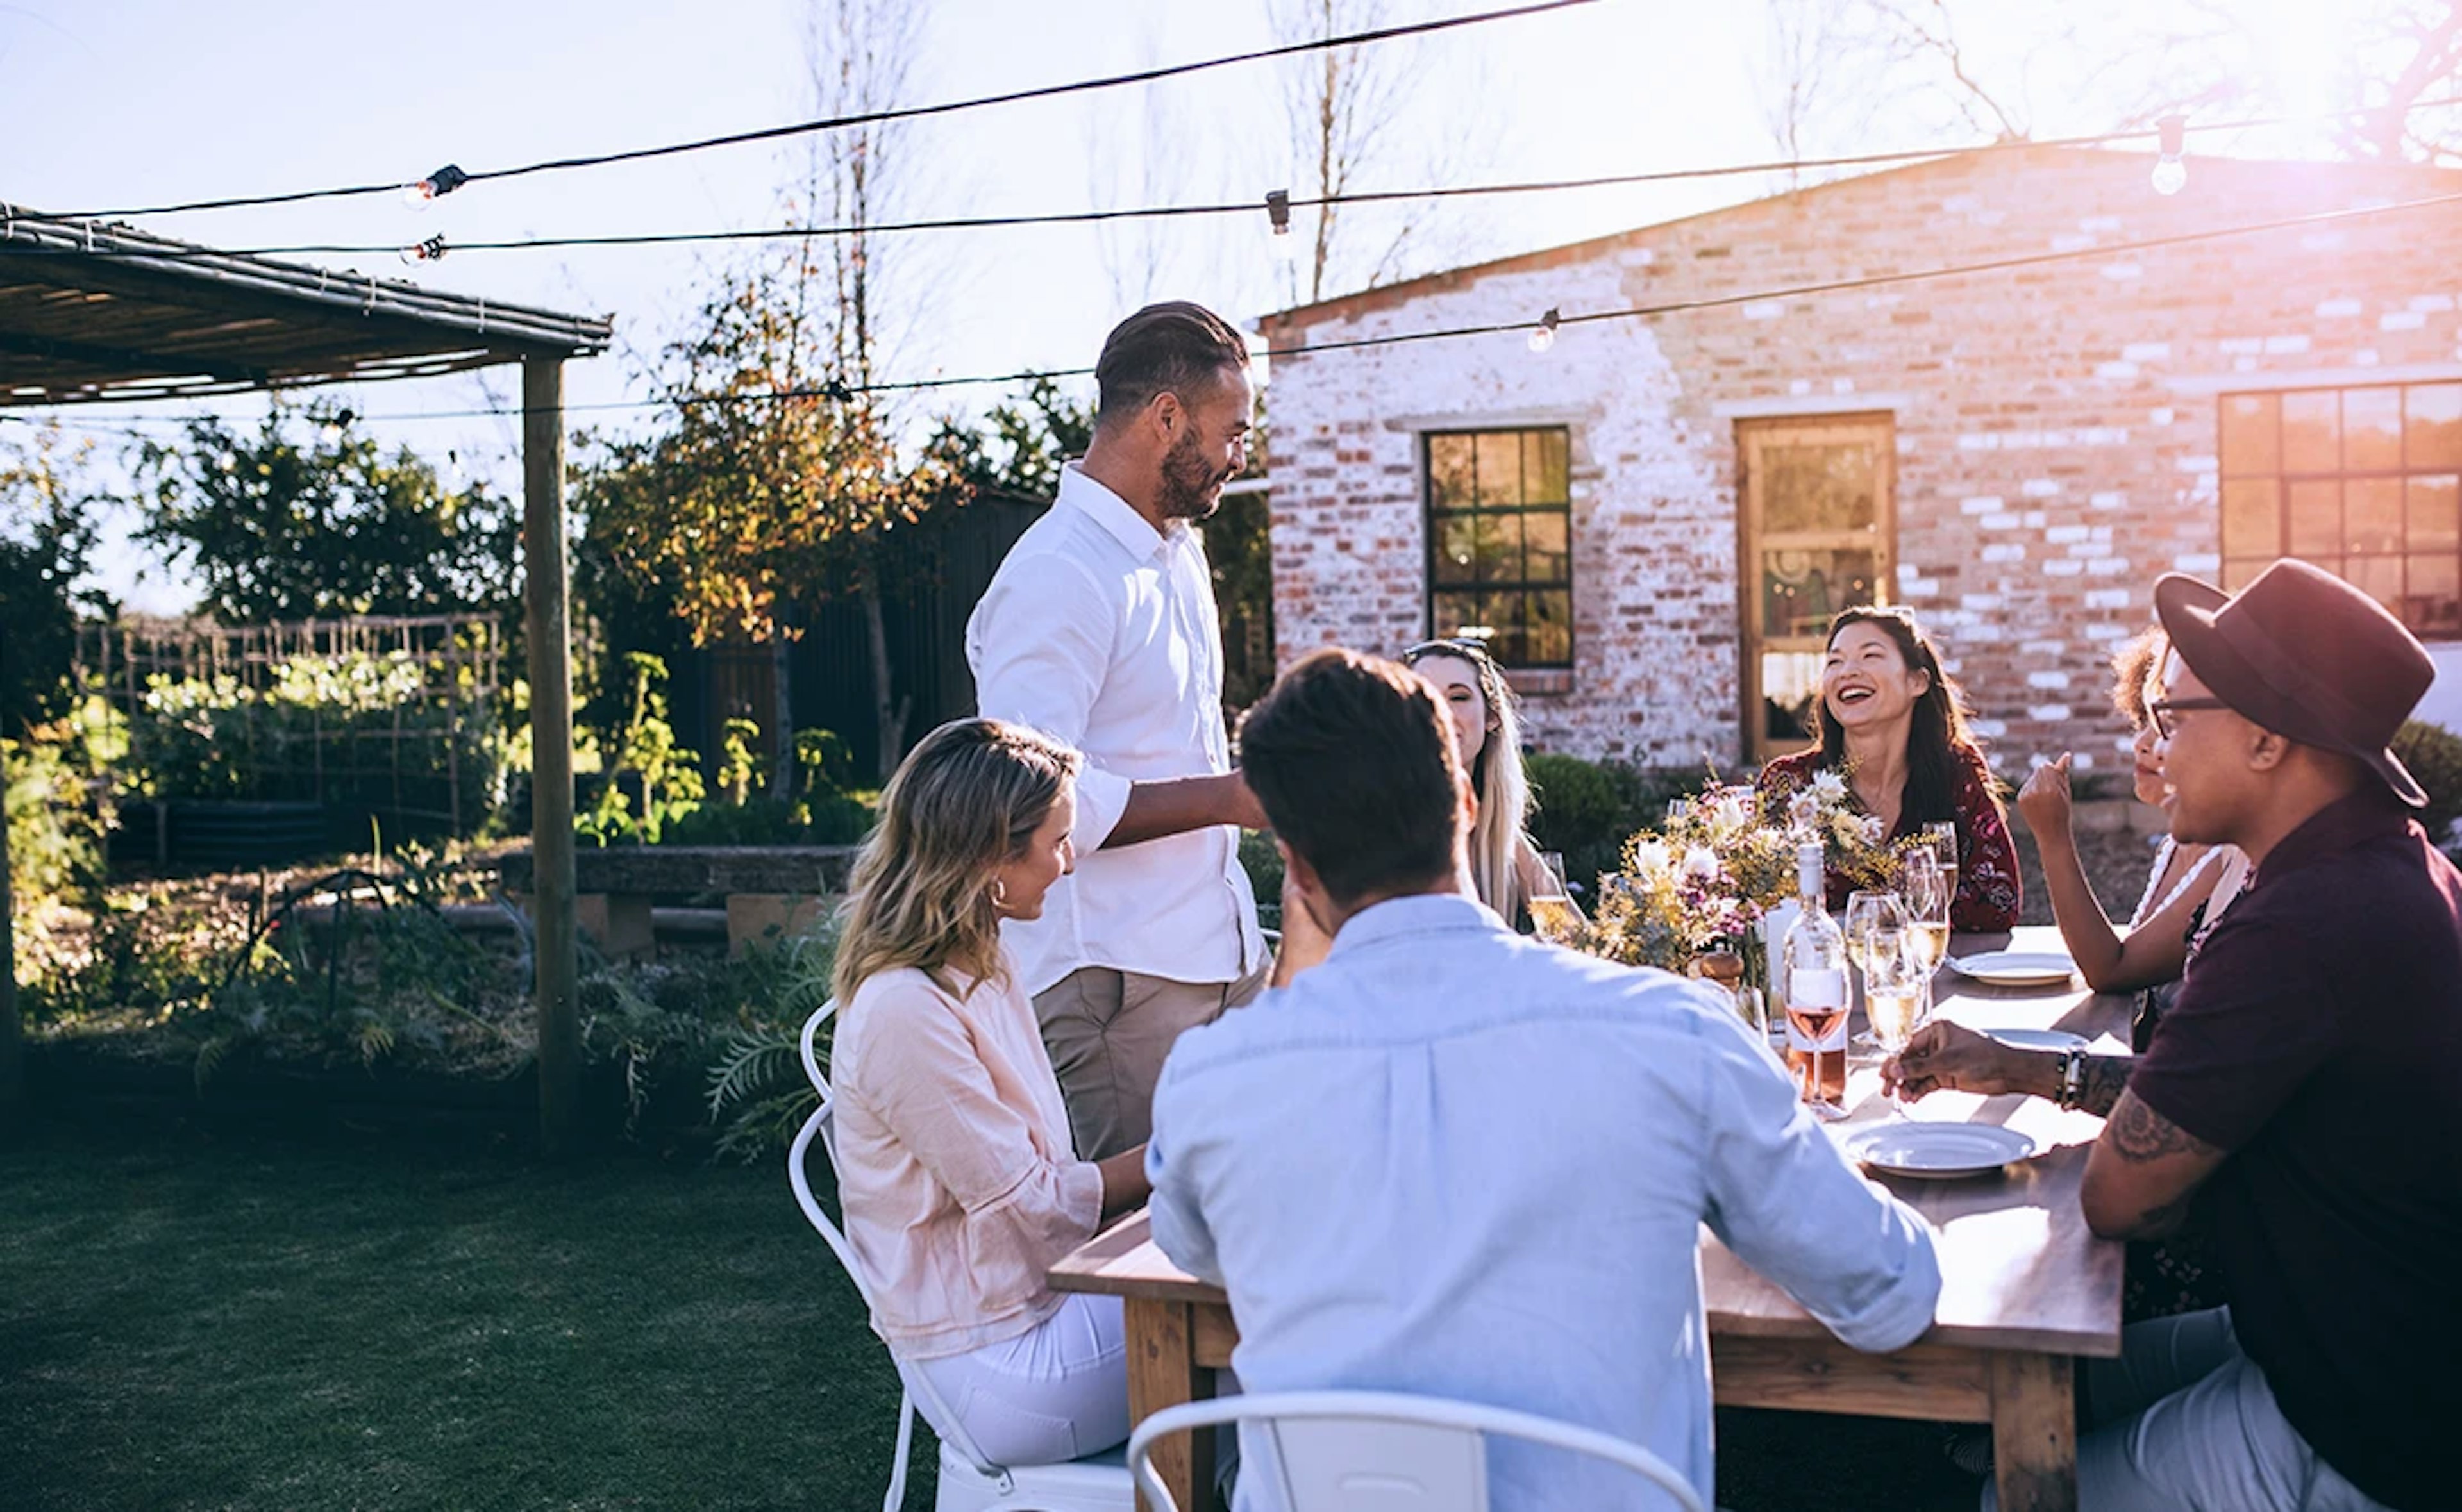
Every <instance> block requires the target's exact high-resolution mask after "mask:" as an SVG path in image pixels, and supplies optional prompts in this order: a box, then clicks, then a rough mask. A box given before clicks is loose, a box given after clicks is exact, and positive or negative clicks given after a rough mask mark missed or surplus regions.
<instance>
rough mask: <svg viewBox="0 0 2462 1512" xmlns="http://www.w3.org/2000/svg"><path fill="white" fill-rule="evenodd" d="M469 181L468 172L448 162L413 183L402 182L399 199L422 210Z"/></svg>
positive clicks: (415, 208)
mask: <svg viewBox="0 0 2462 1512" xmlns="http://www.w3.org/2000/svg"><path fill="white" fill-rule="evenodd" d="M469 182H470V176H469V175H468V174H466V173H464V172H463V171H462V170H461V169H460V168H458V167H456V166H454V165H453V164H452V163H449V162H448V163H446V164H445V165H444V166H443V167H441V168H439V169H437V170H436V171H435V172H434V173H431V174H429V175H428V176H427V177H426V178H424V179H421V180H419V181H418V182H417V183H415V184H403V185H402V186H401V201H402V203H403V204H404V205H409V206H410V207H411V208H412V209H414V210H423V209H426V208H427V206H428V205H430V204H431V203H432V202H434V201H437V200H441V199H443V197H444V196H446V195H448V194H450V193H452V192H453V191H454V190H456V189H458V188H460V187H462V185H464V184H467V183H469Z"/></svg>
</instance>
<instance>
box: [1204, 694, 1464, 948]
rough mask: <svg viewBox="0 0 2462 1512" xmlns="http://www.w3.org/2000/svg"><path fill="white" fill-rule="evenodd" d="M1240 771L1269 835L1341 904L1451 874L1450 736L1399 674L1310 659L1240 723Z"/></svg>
mask: <svg viewBox="0 0 2462 1512" xmlns="http://www.w3.org/2000/svg"><path fill="white" fill-rule="evenodd" d="M1240 767H1241V770H1242V772H1243V773H1244V774H1245V775H1246V777H1247V780H1248V787H1249V788H1250V789H1251V790H1252V791H1254V792H1255V793H1256V795H1257V801H1258V803H1260V804H1262V805H1263V807H1264V810H1265V817H1266V819H1267V820H1268V821H1270V822H1271V823H1272V825H1273V827H1274V832H1275V833H1276V834H1278V835H1280V836H1282V838H1283V841H1284V843H1285V844H1286V845H1288V846H1289V847H1290V848H1291V849H1292V850H1293V851H1295V852H1297V853H1299V854H1300V855H1301V856H1303V857H1305V858H1306V859H1307V863H1308V865H1310V866H1311V867H1314V868H1315V869H1316V874H1317V875H1318V876H1319V877H1320V878H1322V879H1323V880H1324V882H1325V889H1326V891H1327V892H1328V893H1330V894H1331V895H1333V900H1334V901H1335V902H1337V903H1341V904H1344V905H1345V906H1348V905H1349V904H1350V903H1351V902H1353V901H1355V900H1357V899H1358V898H1361V897H1364V896H1368V895H1369V894H1371V893H1398V892H1404V891H1408V890H1413V889H1416V888H1419V887H1423V886H1424V885H1426V884H1427V883H1430V882H1433V881H1436V879H1438V878H1439V877H1442V876H1445V875H1448V874H1450V873H1451V872H1452V871H1453V867H1454V834H1455V830H1456V828H1457V825H1458V815H1459V811H1460V800H1459V797H1458V782H1459V780H1460V779H1459V773H1460V770H1461V767H1460V765H1459V763H1458V761H1457V759H1456V757H1455V755H1454V738H1453V729H1452V726H1451V724H1450V723H1449V722H1448V721H1447V719H1446V717H1445V709H1444V704H1443V703H1442V702H1439V701H1438V699H1437V697H1436V690H1435V689H1434V688H1432V687H1430V686H1429V685H1428V682H1427V680H1425V679H1423V678H1421V677H1419V676H1418V675H1417V674H1416V673H1414V672H1412V671H1410V670H1409V669H1408V668H1406V667H1403V666H1401V665H1399V664H1397V663H1395V662H1392V661H1387V660H1385V659H1382V658H1378V657H1365V656H1361V655H1360V654H1359V653H1358V652H1356V651H1345V650H1342V649H1341V648H1339V647H1335V646H1328V647H1326V648H1325V649H1323V650H1321V651H1312V652H1310V653H1308V655H1307V656H1306V657H1303V658H1301V659H1300V661H1299V664H1298V665H1296V666H1294V667H1292V668H1291V669H1290V670H1289V671H1288V672H1285V673H1284V674H1283V676H1282V678H1281V680H1278V681H1277V682H1275V684H1274V686H1273V688H1272V690H1271V691H1270V692H1268V693H1267V694H1266V695H1265V696H1264V698H1263V700H1261V701H1259V702H1258V703H1257V705H1256V706H1255V707H1253V708H1251V709H1250V710H1249V711H1248V713H1247V715H1246V717H1245V718H1243V719H1242V720H1241V722H1240Z"/></svg>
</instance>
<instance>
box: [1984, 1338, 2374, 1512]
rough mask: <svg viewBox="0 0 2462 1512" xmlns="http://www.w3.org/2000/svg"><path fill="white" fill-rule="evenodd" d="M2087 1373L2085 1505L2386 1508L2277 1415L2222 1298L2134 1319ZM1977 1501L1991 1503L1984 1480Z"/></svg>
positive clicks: (2081, 1466)
mask: <svg viewBox="0 0 2462 1512" xmlns="http://www.w3.org/2000/svg"><path fill="white" fill-rule="evenodd" d="M2085 1372H2086V1393H2087V1395H2088V1397H2089V1398H2090V1399H2091V1401H2092V1404H2093V1410H2094V1415H2095V1418H2096V1423H2095V1426H2094V1428H2093V1431H2092V1432H2090V1433H2084V1434H2081V1435H2080V1436H2078V1507H2079V1509H2080V1512H2141V1509H2143V1512H2154V1509H2156V1508H2166V1509H2169V1508H2188V1509H2192V1512H2382V1503H2380V1502H2377V1501H2370V1500H2369V1499H2368V1497H2367V1496H2366V1495H2365V1493H2363V1492H2362V1491H2361V1490H2360V1489H2359V1488H2358V1487H2357V1486H2354V1485H2353V1484H2351V1483H2350V1482H2349V1481H2348V1480H2343V1477H2342V1474H2341V1473H2340V1472H2339V1471H2337V1470H2336V1469H2335V1468H2334V1467H2333V1466H2332V1465H2329V1464H2327V1463H2326V1462H2325V1461H2324V1460H2323V1459H2322V1458H2319V1456H2318V1454H2317V1451H2315V1450H2314V1449H2311V1448H2309V1447H2308V1441H2307V1440H2306V1439H2305V1438H2302V1437H2301V1436H2300V1430H2298V1429H2297V1428H2294V1427H2292V1426H2291V1423H2290V1421H2289V1420H2288V1419H2286V1418H2285V1417H2284V1416H2283V1415H2282V1409H2281V1408H2279V1407H2278V1406H2276V1405H2275V1401H2274V1389H2273V1388H2272V1387H2270V1386H2268V1385H2266V1384H2265V1372H2263V1371H2261V1370H2259V1369H2257V1362H2256V1361H2254V1360H2252V1359H2250V1358H2249V1357H2248V1356H2247V1355H2246V1354H2243V1353H2242V1352H2240V1347H2239V1338H2238V1336H2237V1335H2236V1334H2235V1333H2234V1332H2233V1331H2232V1325H2231V1309H2230V1308H2229V1307H2214V1308H2212V1309H2209V1310H2208V1311H2205V1312H2190V1313H2183V1314H2182V1315H2180V1316H2179V1317H2176V1318H2156V1319H2153V1320H2152V1321H2150V1322H2147V1323H2138V1324H2132V1325H2130V1326H2129V1328H2128V1329H2127V1331H2126V1332H2125V1333H2123V1334H2122V1336H2121V1344H2120V1358H2118V1359H2116V1360H2088V1361H2086V1362H2085ZM1983 1505H1984V1508H1985V1512H1992V1509H1994V1508H1996V1507H1997V1506H1998V1501H1997V1500H1996V1499H1995V1497H1994V1495H1993V1487H1992V1483H1991V1482H1990V1481H1988V1480H1987V1481H1985V1482H1984V1485H1983Z"/></svg>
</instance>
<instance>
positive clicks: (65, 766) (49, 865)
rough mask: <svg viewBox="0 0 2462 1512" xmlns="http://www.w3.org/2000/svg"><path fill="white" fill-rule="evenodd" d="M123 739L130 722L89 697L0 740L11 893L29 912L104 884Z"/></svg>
mask: <svg viewBox="0 0 2462 1512" xmlns="http://www.w3.org/2000/svg"><path fill="white" fill-rule="evenodd" d="M127 745H128V734H127V722H126V721H125V720H122V719H121V718H120V717H119V714H118V713H117V712H116V711H115V710H113V708H112V707H111V705H110V704H109V703H107V702H104V701H103V700H101V699H99V698H95V697H91V696H89V697H86V698H84V699H81V700H79V701H78V702H76V705H75V706H74V707H72V708H71V709H70V710H69V712H68V713H67V715H65V716H64V717H62V718H60V719H56V720H52V721H49V722H47V723H45V724H38V725H35V726H33V727H32V729H30V730H29V731H28V732H27V735H26V738H25V739H23V740H12V741H0V759H5V767H4V768H0V769H4V770H5V773H6V775H5V790H6V794H7V797H6V808H7V814H8V825H9V865H10V880H11V884H12V892H11V899H12V901H13V902H14V904H15V907H16V911H17V912H18V913H19V914H29V913H32V912H33V911H34V910H36V909H39V908H40V907H42V906H43V905H44V904H46V903H48V902H51V901H53V900H54V899H58V898H63V897H71V896H75V897H80V898H91V897H95V896H99V892H100V889H101V885H102V860H103V840H104V835H105V832H106V831H107V830H108V829H109V828H110V823H111V815H112V810H113V805H112V801H111V800H112V798H113V796H114V795H115V793H116V791H117V788H118V786H119V781H120V778H119V768H120V765H121V762H122V760H123V758H124V757H125V755H126V751H127Z"/></svg>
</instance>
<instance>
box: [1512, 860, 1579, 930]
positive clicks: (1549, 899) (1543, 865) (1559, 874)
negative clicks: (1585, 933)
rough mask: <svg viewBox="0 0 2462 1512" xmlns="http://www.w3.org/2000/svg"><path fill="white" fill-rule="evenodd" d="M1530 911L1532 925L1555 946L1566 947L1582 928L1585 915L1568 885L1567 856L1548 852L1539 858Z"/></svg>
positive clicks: (1525, 904)
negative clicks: (1566, 882) (1566, 883)
mask: <svg viewBox="0 0 2462 1512" xmlns="http://www.w3.org/2000/svg"><path fill="white" fill-rule="evenodd" d="M1524 906H1526V907H1527V908H1528V909H1529V910H1530V922H1531V925H1532V926H1533V927H1534V928H1536V929H1537V930H1538V931H1539V938H1540V939H1542V940H1547V941H1549V942H1550V943H1553V944H1559V945H1562V944H1566V943H1569V942H1570V941H1571V940H1573V939H1575V938H1576V937H1577V936H1578V935H1579V934H1580V933H1581V928H1582V911H1581V910H1580V909H1578V908H1575V907H1574V906H1573V894H1572V890H1571V889H1570V888H1568V887H1566V885H1565V857H1564V854H1563V853H1561V852H1557V851H1547V852H1544V853H1541V855H1540V857H1539V870H1538V873H1537V875H1533V876H1532V877H1531V878H1530V896H1529V897H1528V898H1526V899H1524Z"/></svg>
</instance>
